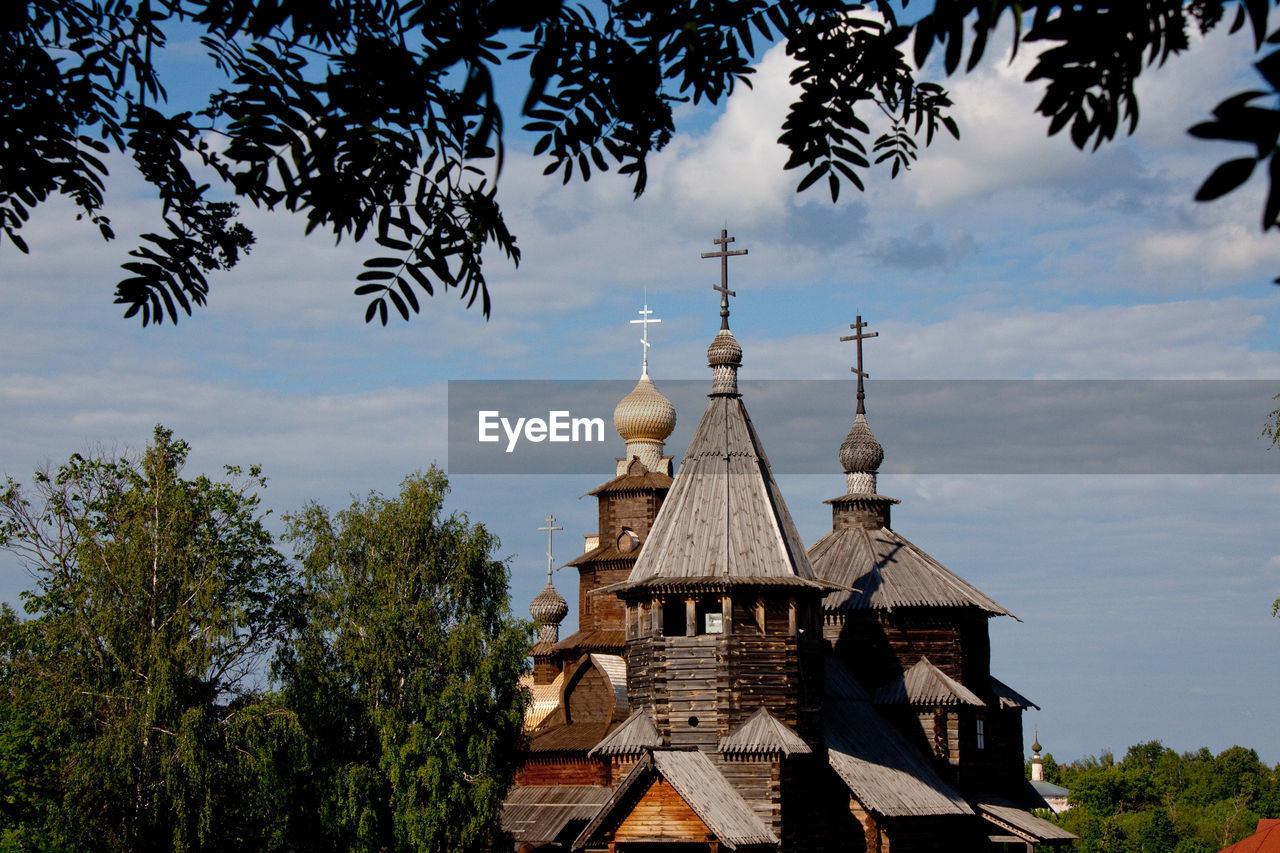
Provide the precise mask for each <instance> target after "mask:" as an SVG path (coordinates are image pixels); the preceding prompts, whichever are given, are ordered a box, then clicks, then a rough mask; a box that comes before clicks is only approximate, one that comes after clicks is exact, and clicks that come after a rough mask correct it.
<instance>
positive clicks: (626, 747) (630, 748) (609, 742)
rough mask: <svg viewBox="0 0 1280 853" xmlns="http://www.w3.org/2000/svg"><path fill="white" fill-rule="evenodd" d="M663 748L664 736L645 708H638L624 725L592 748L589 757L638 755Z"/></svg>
mask: <svg viewBox="0 0 1280 853" xmlns="http://www.w3.org/2000/svg"><path fill="white" fill-rule="evenodd" d="M661 746H663V743H662V735H660V734H658V727H657V726H655V725H654V724H653V719H652V718H650V716H649V714H648V712H646V711H645V710H644V709H643V708H637V709H636V710H634V711H632V712H631V716H630V717H627V719H626V721H625V722H623V724H622V725H620V726H618V727H617V728H616V729H614V730H613V731H611V732H609V734H607V735H605V737H604V739H603V740H601V741H600V742H599V743H597V744H596V745H595V746H594V747H592V749H591V751H590V752H589V753H587V755H589V756H593V757H594V756H597V755H637V754H639V753H641V752H644V751H645V750H646V749H653V748H656V747H661Z"/></svg>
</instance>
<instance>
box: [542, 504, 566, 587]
mask: <svg viewBox="0 0 1280 853" xmlns="http://www.w3.org/2000/svg"><path fill="white" fill-rule="evenodd" d="M538 529H539V530H545V531H547V583H551V572H552V571H553V569H554V559H555V558H554V557H552V556H551V537H552V536H554V535H555V532H556V531H557V530H564V528H563V527H557V526H556V517H555V516H554V515H548V516H547V524H546V526H545V527H539V528H538Z"/></svg>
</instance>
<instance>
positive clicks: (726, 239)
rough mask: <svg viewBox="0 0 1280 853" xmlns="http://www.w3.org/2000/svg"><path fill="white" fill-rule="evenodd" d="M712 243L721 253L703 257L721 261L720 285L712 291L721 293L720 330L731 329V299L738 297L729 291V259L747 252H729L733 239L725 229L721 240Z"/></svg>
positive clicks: (721, 232) (705, 253) (705, 254)
mask: <svg viewBox="0 0 1280 853" xmlns="http://www.w3.org/2000/svg"><path fill="white" fill-rule="evenodd" d="M711 242H712V243H715V244H716V245H717V246H719V247H720V251H718V252H703V253H702V257H704V258H719V259H720V285H719V287H713V288H711V289H712V290H716V291H719V293H720V328H722V329H727V328H729V297H730V296H737V295H738V294H736V293H734V292H733V291H732V290H730V289H729V258H731V257H732V256H734V255H745V254H746V253H747V250H746V249H734V250H733V251H729V244H730V243H732V242H733V238H732V237H730V236H729V232H728V231H727V230H726V229H724V228H721V229H720V239H718V240H712V241H711Z"/></svg>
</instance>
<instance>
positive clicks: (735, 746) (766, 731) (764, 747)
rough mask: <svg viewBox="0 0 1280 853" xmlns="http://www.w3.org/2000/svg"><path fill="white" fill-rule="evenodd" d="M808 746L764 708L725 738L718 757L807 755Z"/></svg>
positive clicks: (809, 751)
mask: <svg viewBox="0 0 1280 853" xmlns="http://www.w3.org/2000/svg"><path fill="white" fill-rule="evenodd" d="M811 752H813V750H812V749H810V748H809V744H807V743H805V742H804V740H803V739H802V738H801V737H800V735H798V734H796V733H795V732H794V731H792V730H791V729H790V728H788V727H787V725H786V724H785V723H783V722H782V721H781V720H779V719H778V718H777V717H775V716H773V714H770V713H769V711H768V710H767V709H766V708H765V707H764V706H763V705H761V706H760V709H759V710H757V711H756V712H755V713H754V714H752V715H751V716H750V717H748V718H747V719H746V720H745V721H744V722H743V723H742V725H740V726H738V727H737V728H736V729H734V730H733V731H732V732H730V733H729V734H728V735H726V736H725V737H722V738H720V754H721V755H773V754H777V753H781V754H782V755H786V756H788V757H790V756H792V755H808V754H809V753H811Z"/></svg>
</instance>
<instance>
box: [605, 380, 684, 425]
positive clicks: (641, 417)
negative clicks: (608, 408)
mask: <svg viewBox="0 0 1280 853" xmlns="http://www.w3.org/2000/svg"><path fill="white" fill-rule="evenodd" d="M613 428H614V429H616V430H617V431H618V435H620V436H622V440H623V441H626V442H631V441H635V440H637V439H640V440H644V441H665V440H666V439H667V438H668V437H669V436H670V435H671V433H672V431H673V430H675V428H676V407H675V406H673V405H671V401H670V400H668V399H667V398H666V397H664V396H663V395H662V392H660V391H659V390H658V389H657V387H656V386H655V385H654V384H653V380H652V379H650V378H649V375H648V374H647V373H646V374H645V375H644V376H641V377H640V381H639V382H637V383H636V387H635V388H633V389H632V390H631V393H630V394H628V395H627V396H625V397H623V398H622V400H621V402H619V403H618V406H617V408H615V409H614V410H613Z"/></svg>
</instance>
